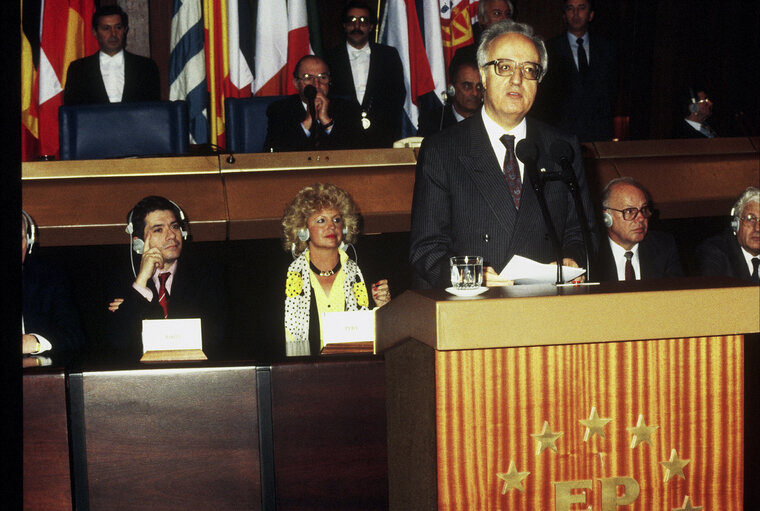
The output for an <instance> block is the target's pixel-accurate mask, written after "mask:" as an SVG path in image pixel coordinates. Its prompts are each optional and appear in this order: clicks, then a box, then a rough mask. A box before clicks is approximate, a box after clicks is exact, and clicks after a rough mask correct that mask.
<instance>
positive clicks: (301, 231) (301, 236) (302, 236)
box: [296, 225, 348, 241]
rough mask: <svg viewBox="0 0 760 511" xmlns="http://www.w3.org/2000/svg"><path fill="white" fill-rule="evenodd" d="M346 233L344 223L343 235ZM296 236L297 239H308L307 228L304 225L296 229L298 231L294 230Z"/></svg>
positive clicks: (346, 228)
mask: <svg viewBox="0 0 760 511" xmlns="http://www.w3.org/2000/svg"><path fill="white" fill-rule="evenodd" d="M346 234H348V227H346V226H345V225H344V226H343V236H344V237H345V236H346ZM296 236H298V239H299V240H301V241H309V237H310V235H309V229H307V228H306V227H301V228H300V229H298V231H296Z"/></svg>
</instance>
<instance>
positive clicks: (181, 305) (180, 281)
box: [109, 196, 225, 358]
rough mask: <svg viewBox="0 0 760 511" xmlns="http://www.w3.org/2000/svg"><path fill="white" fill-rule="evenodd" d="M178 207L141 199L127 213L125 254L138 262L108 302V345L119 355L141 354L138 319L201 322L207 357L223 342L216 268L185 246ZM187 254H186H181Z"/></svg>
mask: <svg viewBox="0 0 760 511" xmlns="http://www.w3.org/2000/svg"><path fill="white" fill-rule="evenodd" d="M186 223H187V221H186V217H185V214H184V212H183V211H182V209H181V208H180V207H179V206H178V205H177V204H176V203H174V202H173V201H171V200H169V199H166V198H164V197H158V196H150V197H145V198H144V199H142V200H141V201H140V202H138V203H137V205H135V207H134V208H133V209H132V210H131V211H130V212H129V214H128V215H127V228H126V231H127V233H128V234H129V235H130V238H131V239H130V247H131V248H130V252H134V253H135V254H136V255H138V256H139V258H140V263H139V268H138V269H137V270H135V267H134V259H133V257H134V255H133V256H131V258H132V264H133V266H132V275H133V276H134V281H133V282H132V285H131V286H130V287H129V288H128V289H126V290H124V294H123V295H122V296H123V298H117V299H115V300H114V301H113V302H111V304H110V306H109V310H110V311H111V312H112V315H111V317H110V325H109V331H110V341H111V344H112V348H113V349H114V350H115V351H116V352H117V353H118V354H120V355H127V356H132V355H135V356H138V357H139V356H140V355H141V354H142V349H141V347H142V336H141V331H142V320H143V319H160V318H172V319H180V318H200V319H201V332H202V340H203V350H204V352H205V353H206V355H208V356H209V358H211V357H212V356H214V355H216V354H218V351H217V350H218V349H219V348H220V347H221V345H222V342H223V340H224V321H225V307H224V302H225V300H224V289H223V282H222V274H221V268H220V267H219V265H217V264H209V263H208V262H205V261H201V260H198V259H197V258H195V257H193V256H192V254H191V253H185V254H183V249H185V248H186V240H187V230H186V228H187V226H186ZM184 252H190V251H186V250H185V251H184Z"/></svg>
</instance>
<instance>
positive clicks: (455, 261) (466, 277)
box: [449, 256, 483, 289]
mask: <svg viewBox="0 0 760 511" xmlns="http://www.w3.org/2000/svg"><path fill="white" fill-rule="evenodd" d="M449 264H450V266H451V285H452V286H454V289H475V288H478V287H480V285H481V284H482V283H483V258H482V257H481V256H456V257H451V258H450V259H449Z"/></svg>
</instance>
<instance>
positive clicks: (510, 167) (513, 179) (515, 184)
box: [499, 135, 522, 209]
mask: <svg viewBox="0 0 760 511" xmlns="http://www.w3.org/2000/svg"><path fill="white" fill-rule="evenodd" d="M499 140H501V143H502V144H504V147H506V148H507V153H506V154H505V155H504V175H505V176H506V177H507V186H508V187H509V192H510V193H511V194H512V200H513V201H514V202H515V208H517V209H520V193H521V191H522V183H521V182H520V168H519V167H518V166H517V158H515V137H514V135H502V136H501V138H500V139H499Z"/></svg>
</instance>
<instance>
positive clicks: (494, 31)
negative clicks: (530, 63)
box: [478, 20, 549, 81]
mask: <svg viewBox="0 0 760 511" xmlns="http://www.w3.org/2000/svg"><path fill="white" fill-rule="evenodd" d="M504 34H520V35H523V36H525V37H527V38H528V39H530V40H531V41H532V42H533V44H534V45H535V47H536V51H538V58H539V60H540V61H541V62H539V64H541V69H542V70H543V71H542V72H541V78H540V79H539V81H541V80H543V78H544V76H546V71H547V69H549V56H548V55H547V54H546V46H545V45H544V41H543V40H542V39H541V38H540V37H539V36H537V35H535V34H534V33H533V27H531V26H530V25H528V24H526V23H518V22H516V21H512V20H502V21H500V22H498V23H494V24H493V25H491V26H490V27H488V28H487V29H486V30H485V31H484V32H483V34H482V35H481V36H480V44H479V45H478V67H483V66H484V65H485V64H486V62H488V61H489V55H488V47H489V46H490V45H491V43H492V42H493V41H494V40H495V39H496V38H497V37H500V36H503V35H504Z"/></svg>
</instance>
